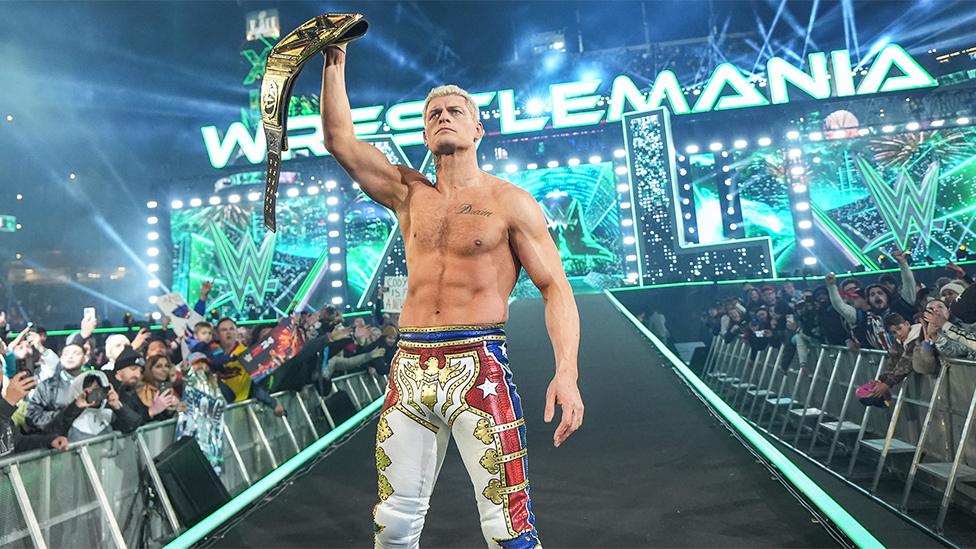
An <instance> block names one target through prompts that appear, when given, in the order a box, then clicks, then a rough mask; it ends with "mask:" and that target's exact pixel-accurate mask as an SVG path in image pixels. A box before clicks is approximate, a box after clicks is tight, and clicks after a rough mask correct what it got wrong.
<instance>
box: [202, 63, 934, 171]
mask: <svg viewBox="0 0 976 549" xmlns="http://www.w3.org/2000/svg"><path fill="white" fill-rule="evenodd" d="M807 64H808V66H809V70H807V71H804V70H802V69H800V68H799V67H797V66H795V65H793V64H791V63H790V62H789V61H787V60H785V59H783V58H780V57H773V58H771V59H770V60H769V62H768V63H767V64H766V81H767V84H768V85H767V89H768V90H769V92H768V95H766V94H764V93H763V92H762V91H761V88H760V87H759V86H758V84H757V82H756V79H755V78H749V77H747V76H746V74H745V73H743V71H741V70H739V69H738V68H736V67H735V66H733V65H731V64H728V63H723V64H721V65H719V66H718V67H716V68H715V70H714V72H713V73H712V75H711V77H710V78H709V79H708V81H707V82H706V83H705V86H704V88H702V90H701V93H700V94H699V95H698V96H697V99H695V100H694V103H693V104H692V103H689V101H688V97H686V96H685V95H684V93H683V92H682V86H681V84H680V83H679V82H678V78H677V76H676V75H675V74H674V73H673V72H671V71H667V70H666V71H662V72H661V73H660V74H658V75H657V78H655V80H654V83H653V85H652V86H651V89H650V91H649V92H648V93H646V94H645V93H642V92H641V91H640V90H639V89H638V87H637V85H636V84H635V83H634V81H633V80H632V79H631V78H630V77H629V76H626V75H619V76H617V77H616V78H614V79H613V82H612V83H611V87H610V101H609V104H608V105H607V106H601V105H599V102H600V98H601V96H600V94H598V93H597V90H598V89H599V88H600V84H601V81H600V80H589V81H577V82H564V83H559V84H553V85H551V86H550V88H549V94H550V96H549V101H547V103H548V104H550V105H551V113H550V114H546V115H543V116H528V117H520V110H519V109H518V107H517V105H516V101H515V90H512V89H505V90H498V91H491V92H481V93H475V94H472V95H473V96H474V99H475V101H476V102H477V103H478V105H479V106H480V107H481V108H485V107H489V106H492V105H494V106H495V108H497V109H498V112H499V124H500V130H501V133H502V134H506V135H508V134H519V133H529V132H537V131H540V130H542V129H544V128H546V127H549V126H551V127H553V128H567V127H575V126H589V125H593V124H599V123H601V122H619V121H620V120H621V119H622V118H623V115H624V113H625V112H648V111H651V110H654V109H656V108H659V107H662V106H667V107H668V108H669V110H670V112H671V113H672V114H677V115H683V114H698V113H706V112H712V111H722V110H729V109H741V108H748V107H763V106H767V105H778V104H783V103H789V102H790V101H791V97H790V86H792V87H793V88H795V89H796V90H797V91H799V92H801V93H802V94H804V95H805V96H808V97H812V98H814V99H828V98H830V97H851V96H862V95H870V94H874V93H890V92H897V91H904V90H912V89H919V88H928V87H934V86H937V85H938V83H937V82H936V80H935V78H933V77H932V75H930V74H929V73H928V72H927V71H926V70H925V69H924V68H922V66H921V65H919V63H918V62H917V61H916V60H915V59H914V58H913V57H912V56H911V54H909V53H908V52H907V51H905V50H904V49H903V48H902V47H901V46H898V45H896V44H889V45H887V46H885V47H884V48H883V49H881V51H879V52H878V54H877V56H876V57H875V59H874V62H873V63H872V64H871V66H870V67H868V69H867V74H866V75H865V76H864V78H863V79H861V81H860V82H859V83H857V84H855V82H854V73H855V72H856V71H855V69H853V68H852V67H851V58H850V54H849V53H848V52H847V51H846V50H835V51H831V52H829V53H824V52H817V53H812V54H810V56H809V58H808V63H807ZM893 69H896V70H894V74H892V71H893ZM859 70H860V67H859V68H858V71H859ZM423 105H424V102H423V100H419V101H408V102H405V103H398V104H396V105H392V106H391V107H389V108H385V107H384V106H382V105H372V106H368V107H358V108H354V109H352V117H353V122H354V124H355V131H356V133H357V134H358V135H359V136H360V137H365V136H372V135H376V134H378V133H380V131H381V128H382V126H383V124H386V125H387V126H388V127H389V129H390V132H389V133H392V135H393V139H394V141H395V142H396V143H397V144H398V145H401V146H409V145H419V144H421V143H423V136H422V130H423V116H422V115H423ZM288 129H289V132H290V133H289V135H288V145H289V149H290V150H289V151H286V152H285V153H284V154H283V155H282V159H283V160H288V159H290V158H291V157H292V152H293V151H294V150H297V149H305V150H307V151H309V152H310V153H311V154H313V155H315V156H325V155H327V154H328V152H327V151H326V149H325V145H324V142H323V138H322V122H321V120H320V118H319V116H318V115H315V114H311V115H304V116H295V117H291V118H289V120H288ZM201 132H202V134H203V142H204V145H205V146H206V149H207V154H208V155H209V157H210V164H211V165H212V166H213V167H214V168H218V169H220V168H224V167H226V166H227V165H228V164H229V163H230V161H231V160H232V159H233V158H235V155H236V154H237V153H238V152H240V153H241V156H243V157H244V158H246V159H247V162H249V163H251V164H260V163H262V162H264V158H265V152H266V150H267V146H266V143H265V137H264V130H263V128H262V127H261V125H260V124H259V125H257V126H256V127H254V128H253V129H248V128H247V127H246V126H245V125H244V124H243V123H241V122H234V123H232V124H231V125H230V127H228V128H227V131H225V132H224V133H223V134H221V133H220V131H219V130H218V128H217V127H216V126H205V127H203V128H201ZM384 133H386V132H385V131H384Z"/></svg>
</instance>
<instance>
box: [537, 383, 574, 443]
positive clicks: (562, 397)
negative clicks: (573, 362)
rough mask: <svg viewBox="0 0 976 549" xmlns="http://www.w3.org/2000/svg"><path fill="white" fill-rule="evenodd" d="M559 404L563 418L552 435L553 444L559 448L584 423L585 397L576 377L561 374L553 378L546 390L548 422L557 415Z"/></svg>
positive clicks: (546, 416)
mask: <svg viewBox="0 0 976 549" xmlns="http://www.w3.org/2000/svg"><path fill="white" fill-rule="evenodd" d="M557 404H558V405H559V406H560V407H561V408H562V418H561V419H560V420H559V426H558V427H556V432H555V433H554V434H553V435H552V445H553V446H555V447H556V448H559V445H560V444H562V443H563V442H564V441H565V440H566V439H567V438H569V435H571V434H573V433H575V432H576V430H577V429H579V428H580V425H582V424H583V398H582V397H581V396H580V392H579V387H577V386H576V380H575V379H573V378H570V377H566V376H560V375H559V374H556V376H555V377H554V378H552V382H550V383H549V389H548V390H547V391H546V414H545V420H546V423H549V422H551V421H552V418H553V417H554V416H555V415H556V405H557Z"/></svg>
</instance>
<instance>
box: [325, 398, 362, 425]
mask: <svg viewBox="0 0 976 549" xmlns="http://www.w3.org/2000/svg"><path fill="white" fill-rule="evenodd" d="M325 407H326V408H328V409H329V413H330V414H332V421H334V422H335V424H336V426H337V427H338V426H339V425H340V424H341V423H342V422H343V421H346V420H347V419H349V418H351V417H352V416H354V415H356V412H357V411H358V410H356V406H355V405H354V404H353V403H352V399H351V398H349V394H348V393H346V392H345V391H342V390H338V391H335V392H334V393H332V394H331V395H329V396H327V397H325Z"/></svg>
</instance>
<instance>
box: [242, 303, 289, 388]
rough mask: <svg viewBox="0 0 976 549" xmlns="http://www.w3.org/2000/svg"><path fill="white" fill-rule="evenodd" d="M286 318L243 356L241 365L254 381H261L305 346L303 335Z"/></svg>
mask: <svg viewBox="0 0 976 549" xmlns="http://www.w3.org/2000/svg"><path fill="white" fill-rule="evenodd" d="M296 328H297V327H296V326H292V323H291V318H290V317H285V318H283V319H281V320H280V321H279V322H278V325H277V326H275V327H274V329H273V330H271V332H270V333H269V334H268V335H267V336H265V337H263V338H262V339H261V340H260V341H258V342H257V343H255V344H254V345H252V346H251V347H250V348H248V350H247V351H246V352H245V353H244V354H243V355H241V357H240V362H241V365H242V366H244V368H245V369H246V370H247V371H248V373H250V374H251V380H252V381H261V380H262V379H264V378H266V377H268V376H269V375H271V374H272V373H274V371H275V370H277V369H278V367H280V366H281V365H282V364H283V363H284V362H285V361H286V360H288V359H289V358H292V357H293V356H295V355H296V354H298V352H299V351H301V350H302V347H303V346H304V345H305V339H304V338H303V337H302V333H301V332H300V331H299V330H297V329H296Z"/></svg>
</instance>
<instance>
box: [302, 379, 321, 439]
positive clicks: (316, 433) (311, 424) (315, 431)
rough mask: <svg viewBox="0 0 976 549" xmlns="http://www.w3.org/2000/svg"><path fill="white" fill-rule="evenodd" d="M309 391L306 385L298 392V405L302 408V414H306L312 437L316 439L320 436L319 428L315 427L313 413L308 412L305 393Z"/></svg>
mask: <svg viewBox="0 0 976 549" xmlns="http://www.w3.org/2000/svg"><path fill="white" fill-rule="evenodd" d="M306 392H307V388H306V387H302V390H301V391H300V392H299V393H298V407H299V408H301V409H302V415H303V416H305V421H307V422H308V428H309V429H310V430H311V431H312V437H313V438H315V439H318V438H319V430H318V429H316V428H315V422H314V421H312V415H311V414H309V413H308V406H305V398H304V396H305V393H306Z"/></svg>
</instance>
